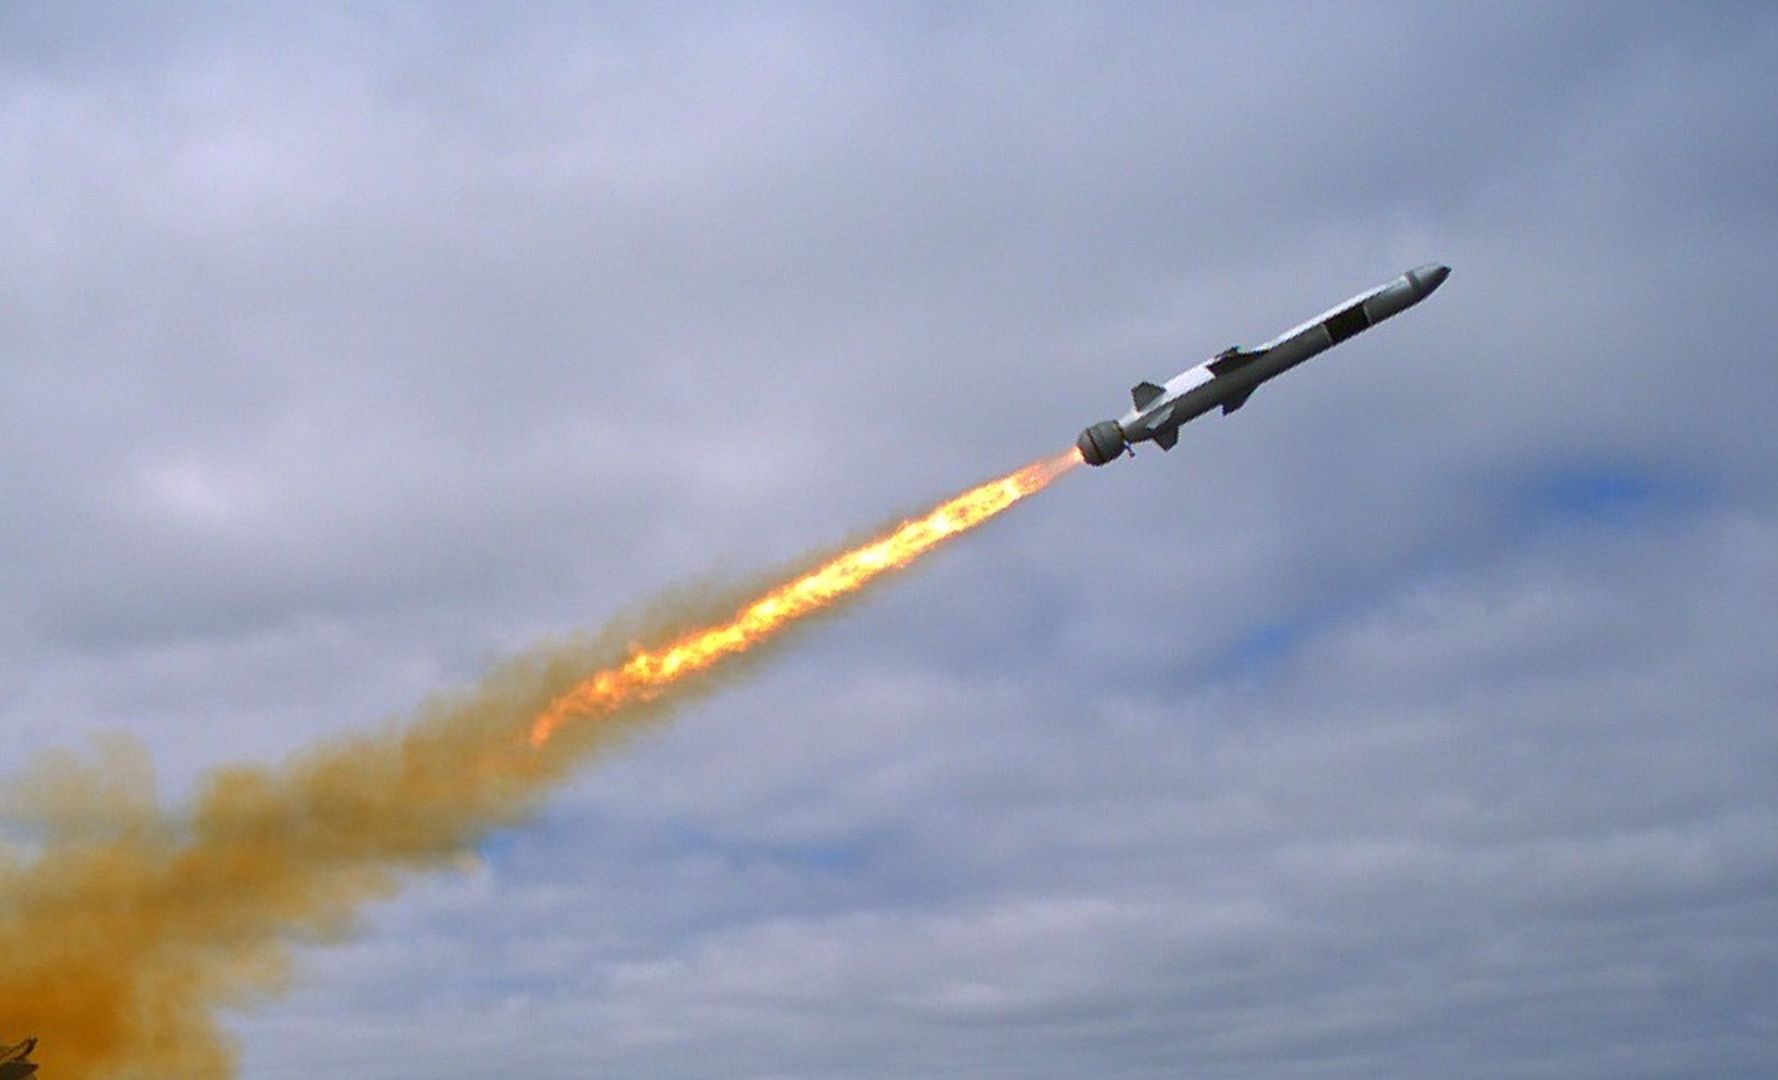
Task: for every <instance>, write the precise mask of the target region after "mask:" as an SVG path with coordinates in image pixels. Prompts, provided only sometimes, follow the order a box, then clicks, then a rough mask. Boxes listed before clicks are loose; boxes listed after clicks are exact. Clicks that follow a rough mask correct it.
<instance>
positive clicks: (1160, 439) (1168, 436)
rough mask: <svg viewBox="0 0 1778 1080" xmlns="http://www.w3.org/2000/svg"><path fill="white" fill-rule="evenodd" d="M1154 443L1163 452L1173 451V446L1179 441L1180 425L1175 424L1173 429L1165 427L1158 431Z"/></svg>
mask: <svg viewBox="0 0 1778 1080" xmlns="http://www.w3.org/2000/svg"><path fill="white" fill-rule="evenodd" d="M1154 441H1155V444H1156V445H1157V446H1159V447H1160V448H1161V449H1162V450H1171V449H1173V444H1174V443H1176V442H1178V441H1179V425H1178V424H1174V425H1173V426H1172V427H1164V428H1161V429H1160V430H1158V431H1156V432H1155V433H1154Z"/></svg>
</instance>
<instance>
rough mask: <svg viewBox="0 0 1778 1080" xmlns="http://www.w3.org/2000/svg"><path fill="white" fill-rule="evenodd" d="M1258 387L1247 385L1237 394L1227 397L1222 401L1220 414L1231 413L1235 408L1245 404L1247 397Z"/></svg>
mask: <svg viewBox="0 0 1778 1080" xmlns="http://www.w3.org/2000/svg"><path fill="white" fill-rule="evenodd" d="M1258 389H1259V387H1257V386H1249V387H1248V388H1247V389H1245V390H1243V391H1241V392H1240V393H1239V394H1236V395H1235V396H1234V397H1232V398H1229V399H1228V400H1227V401H1224V402H1223V403H1222V415H1224V416H1227V415H1228V414H1229V413H1232V412H1234V411H1235V410H1236V409H1239V408H1240V407H1241V406H1243V405H1245V404H1247V399H1248V398H1250V397H1252V396H1253V392H1254V391H1255V390H1258Z"/></svg>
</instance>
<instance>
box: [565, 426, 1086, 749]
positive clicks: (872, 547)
mask: <svg viewBox="0 0 1778 1080" xmlns="http://www.w3.org/2000/svg"><path fill="white" fill-rule="evenodd" d="M1080 463H1081V457H1080V453H1079V451H1077V450H1069V451H1067V452H1066V453H1062V454H1057V455H1056V456H1054V457H1050V458H1045V459H1043V460H1041V461H1036V462H1033V463H1032V464H1030V465H1027V466H1025V467H1024V468H1022V469H1017V470H1015V471H1013V472H1010V473H1007V474H1006V475H1005V476H1002V477H1000V478H998V479H995V480H990V481H988V482H987V483H985V484H980V485H978V486H976V487H973V488H971V489H969V490H968V491H965V492H964V493H963V494H961V495H958V496H956V497H955V498H952V499H949V500H947V501H945V502H943V503H940V504H939V505H938V506H937V507H936V508H934V509H933V510H932V511H931V512H929V513H927V514H925V515H924V516H922V517H917V518H912V519H910V520H908V521H904V522H902V523H901V524H900V525H897V526H896V527H895V528H893V529H891V530H890V531H889V532H887V533H885V534H884V535H882V536H880V537H878V538H876V539H874V540H871V541H870V542H868V543H865V544H861V545H859V546H858V547H855V548H853V549H851V550H850V551H845V552H842V553H840V554H839V555H836V556H834V557H833V558H832V559H829V560H828V561H827V562H825V563H823V564H822V565H821V566H819V567H817V568H815V569H814V570H811V571H809V572H808V573H806V574H804V575H803V576H801V577H799V578H797V579H795V580H793V581H790V582H787V583H785V584H783V585H779V586H777V587H776V588H774V589H771V590H770V591H768V592H767V593H765V594H764V595H763V596H761V597H759V598H758V599H756V600H754V601H753V602H751V603H749V604H748V605H747V606H746V607H743V608H742V609H741V610H740V611H738V612H736V613H735V615H734V617H733V618H731V619H729V620H728V621H726V622H722V623H718V624H716V625H714V626H708V627H704V628H702V629H699V630H694V631H692V632H690V633H688V634H685V635H684V636H682V637H680V638H679V639H678V640H676V641H674V642H672V643H670V644H668V645H666V646H663V647H661V648H658V649H641V648H637V649H635V650H634V651H633V652H632V654H631V656H630V658H629V659H628V660H626V661H625V662H624V663H623V665H622V666H620V667H615V668H607V669H606V670H604V671H601V672H599V673H597V674H595V675H593V676H591V677H589V678H587V679H586V680H584V681H583V682H581V683H580V684H579V685H578V686H576V687H574V688H573V689H572V690H570V691H568V692H567V693H566V694H563V695H562V696H561V697H559V698H557V699H556V700H555V701H554V702H552V703H551V704H550V706H549V708H547V709H545V710H544V711H543V713H542V714H541V715H539V716H538V717H537V720H536V722H535V723H534V724H533V725H532V727H531V744H532V745H533V746H542V745H543V744H544V743H546V742H548V741H549V738H550V736H551V735H553V734H555V732H556V730H557V729H558V728H560V727H561V726H562V725H563V724H565V723H567V722H568V721H570V720H574V719H580V718H587V719H592V718H597V717H599V716H603V715H606V714H609V713H611V712H614V711H616V710H618V709H621V708H623V707H624V706H626V705H630V704H634V703H637V702H643V701H648V700H650V699H651V698H653V697H655V696H656V695H658V694H659V693H661V692H662V691H663V690H664V689H665V688H666V687H668V686H670V685H672V684H673V683H675V682H677V681H679V680H680V679H684V678H686V677H687V676H690V675H695V674H697V673H699V672H701V671H704V670H705V669H707V668H709V667H710V666H711V665H713V664H717V663H719V662H721V661H722V660H724V659H726V658H728V657H730V656H735V655H737V654H739V653H744V652H746V651H747V650H748V649H750V648H752V647H753V646H754V645H756V644H758V643H760V642H762V641H764V640H766V639H768V638H770V637H772V636H773V635H774V634H776V633H778V632H779V631H780V630H782V629H784V628H785V627H787V626H789V625H790V624H792V623H794V622H796V621H797V620H798V619H801V618H804V617H805V616H808V615H812V614H814V613H815V612H817V611H820V610H821V609H823V608H825V607H827V606H828V605H830V604H832V603H833V602H834V601H836V600H838V599H840V598H841V597H843V596H846V595H847V594H849V593H854V592H857V591H858V590H859V589H862V588H863V587H865V586H866V585H869V584H870V583H871V582H872V581H874V580H876V578H878V577H879V576H881V575H883V574H886V573H889V572H891V571H894V570H900V569H902V568H903V567H905V566H907V565H909V564H910V563H912V562H914V561H915V560H916V559H918V558H919V557H920V556H922V555H924V554H926V553H927V552H929V551H931V550H932V549H933V548H935V547H937V546H938V545H940V544H942V543H944V542H945V541H946V540H948V539H950V538H951V537H953V536H957V535H959V534H961V533H965V532H968V531H969V530H971V529H973V528H975V527H976V526H977V525H980V524H981V523H982V522H984V521H987V520H988V519H989V518H991V517H993V516H994V515H996V514H998V513H1000V512H1001V511H1003V510H1005V509H1006V508H1008V507H1010V506H1011V505H1013V504H1014V503H1016V502H1018V501H1019V500H1020V499H1023V498H1025V497H1026V496H1028V495H1033V494H1035V493H1037V492H1039V491H1042V490H1043V489H1044V488H1045V487H1048V486H1049V484H1050V483H1051V481H1053V480H1055V479H1056V478H1057V477H1059V476H1061V475H1062V474H1063V473H1066V472H1067V471H1068V470H1069V469H1072V468H1074V467H1075V466H1076V465H1079V464H1080Z"/></svg>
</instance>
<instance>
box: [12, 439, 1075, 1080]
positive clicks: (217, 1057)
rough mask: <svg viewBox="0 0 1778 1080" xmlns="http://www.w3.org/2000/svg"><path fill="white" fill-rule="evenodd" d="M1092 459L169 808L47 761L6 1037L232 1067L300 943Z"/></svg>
mask: <svg viewBox="0 0 1778 1080" xmlns="http://www.w3.org/2000/svg"><path fill="white" fill-rule="evenodd" d="M1078 463H1079V458H1078V456H1077V455H1076V454H1075V453H1074V452H1073V451H1070V452H1068V453H1067V454H1064V455H1060V456H1057V457H1054V458H1049V459H1045V460H1043V461H1039V462H1036V463H1034V464H1032V465H1030V466H1027V467H1025V468H1023V469H1019V470H1017V471H1015V472H1012V473H1009V474H1008V475H1006V476H1003V477H1000V478H998V479H996V480H992V481H989V482H988V483H986V484H982V485H980V486H978V487H976V488H973V489H971V490H970V491H967V492H965V493H964V494H962V495H959V496H957V497H956V498H954V499H951V500H948V501H946V502H945V503H943V504H941V505H939V506H938V507H936V508H935V509H933V510H932V511H931V512H930V513H927V514H925V515H923V516H921V517H918V518H914V519H912V520H909V521H906V522H904V523H902V524H901V525H899V526H896V527H895V528H893V529H890V530H889V531H887V532H885V533H884V534H883V535H882V536H880V537H878V538H877V539H874V540H871V541H869V542H868V543H865V544H863V545H861V546H859V547H856V548H853V549H852V550H850V551H846V552H844V553H842V554H839V555H837V556H834V557H832V558H828V559H826V560H824V561H822V562H821V563H820V564H819V565H817V566H815V567H814V568H812V569H809V570H807V571H806V572H802V573H799V574H797V575H795V576H793V577H792V578H791V579H790V580H789V581H787V582H785V583H783V584H780V585H777V586H775V587H772V588H768V589H766V590H765V591H764V592H762V593H760V594H758V595H757V597H756V598H755V599H753V600H751V601H742V600H741V599H740V597H739V596H738V595H733V594H730V595H725V596H722V597H712V596H707V595H705V596H681V597H678V598H673V599H668V600H662V601H657V602H655V603H653V604H651V605H649V606H648V607H647V608H646V609H645V610H643V611H642V612H641V613H640V615H639V616H638V617H636V618H633V619H630V620H627V621H623V622H621V623H620V624H614V625H612V626H609V627H607V628H606V630H605V631H603V632H601V633H600V634H598V635H595V636H592V637H589V638H584V639H580V640H577V641H575V642H571V643H569V644H565V645H560V644H559V645H552V646H546V647H540V648H537V649H534V650H532V651H531V652H529V653H527V654H526V655H524V656H521V657H519V658H518V659H516V660H513V661H510V662H508V663H506V664H505V665H503V666H501V667H500V668H499V669H498V670H496V671H495V672H493V673H492V674H491V675H489V676H488V677H486V678H484V679H483V680H482V681H481V683H480V684H478V685H477V686H475V687H474V688H472V689H470V690H468V691H465V692H459V693H457V694H454V695H450V696H446V697H441V698H439V699H437V700H434V701H431V702H428V703H426V704H425V705H423V706H422V707H421V708H420V710H419V711H418V713H417V715H416V716H415V717H414V718H412V720H411V722H409V723H407V724H405V725H402V726H390V727H386V728H385V729H383V730H381V731H376V732H371V733H365V734H359V735H354V736H350V737H346V738H341V739H336V740H332V741H330V742H327V743H324V744H322V745H320V746H317V747H315V748H313V749H310V750H307V751H304V752H302V753H298V754H296V755H294V756H292V757H291V758H290V759H289V760H287V761H286V762H284V763H283V764H281V765H278V766H275V767H261V766H231V767H228V768H224V769H219V770H216V771H215V772H213V773H211V774H210V775H209V776H207V777H206V778H205V779H204V780H203V782H202V783H201V785H200V787H199V790H198V793H197V797H196V801H195V803H194V805H193V806H192V807H191V808H189V810H187V811H185V812H183V813H181V814H177V815H171V814H168V813H166V812H164V811H162V810H161V808H160V807H159V805H158V803H157V799H156V797H155V792H154V784H153V776H152V771H151V770H150V768H149V766H148V764H147V760H146V757H145V755H143V754H142V753H141V752H140V751H139V750H136V749H133V748H131V747H129V746H113V747H111V748H109V749H107V750H105V751H104V752H102V753H101V754H100V756H99V758H98V760H97V761H96V762H84V761H81V760H79V759H76V758H74V757H73V756H72V755H67V754H56V755H51V756H50V757H49V758H47V759H46V760H44V761H42V762H40V763H39V764H38V766H37V767H36V768H35V769H34V770H32V771H31V772H30V773H28V774H27V775H26V776H25V777H23V778H21V779H20V780H18V781H16V782H14V783H12V784H10V785H7V786H5V787H4V788H0V810H3V811H4V812H5V814H6V816H7V817H8V818H9V819H10V820H11V821H12V822H13V823H14V824H15V825H23V826H24V827H25V829H26V830H27V831H28V832H29V833H30V834H31V835H32V840H31V842H30V843H29V844H27V845H25V846H23V847H22V848H21V847H13V848H8V847H7V846H6V845H5V844H3V843H0V1026H3V1027H4V1031H0V1034H3V1035H5V1036H6V1037H8V1038H12V1039H17V1038H20V1037H23V1036H26V1035H36V1036H38V1037H40V1039H41V1044H40V1046H39V1047H38V1051H37V1060H38V1061H41V1062H42V1063H44V1064H45V1065H46V1066H48V1068H47V1069H46V1072H48V1071H50V1070H53V1072H54V1075H55V1076H56V1077H57V1078H58V1080H132V1078H156V1080H158V1078H162V1077H179V1078H180V1080H222V1078H226V1077H229V1076H232V1075H233V1073H234V1071H235V1063H234V1055H233V1052H232V1050H231V1048H230V1046H229V1043H228V1040H227V1039H226V1038H225V1037H224V1035H223V1033H222V1032H221V1030H220V1029H219V1028H218V1026H217V1023H216V1019H215V1011H216V1010H217V1009H218V1008H219V1007H223V1006H240V1005H245V1004H251V1003H253V1002H255V1001H257V1000H260V999H263V998H265V997H267V996H269V995H272V994H275V993H277V992H278V991H279V990H280V989H281V987H282V986H283V985H284V983H285V982H286V981H287V979H288V976H289V968H290V948H291V946H292V945H293V944H298V943H302V942H317V941H327V940H332V939H336V938H338V937H339V936H341V935H343V934H345V933H348V932H349V931H350V930H351V928H352V924H353V919H354V917H355V916H356V914H357V912H358V911H359V910H360V909H361V908H362V907H363V905H364V904H365V903H367V902H369V901H371V900H375V899H379V898H383V897H387V896H389V895H391V894H393V893H394V892H395V891H396V889H397V888H398V886H399V885H400V882H401V878H402V875H404V874H409V873H413V872H415V871H421V870H429V869H440V868H445V867H451V866H458V865H462V863H463V862H464V860H465V859H466V858H468V857H469V856H470V855H471V853H472V852H473V848H474V845H475V843H476V842H477V841H478V840H479V839H481V838H482V837H484V836H486V835H487V834H488V833H489V832H490V831H492V830H494V829H498V828H502V827H508V826H512V825H515V824H518V823H519V822H521V821H522V820H524V818H525V817H526V815H528V814H529V813H531V812H532V811H533V810H534V809H535V808H536V807H537V805H538V803H539V802H540V801H541V799H542V798H543V796H544V795H545V794H547V793H548V791H549V790H550V789H551V788H552V787H553V786H554V784H555V782H556V781H558V780H560V779H562V778H563V777H565V776H566V775H568V774H569V773H570V771H571V770H572V769H573V768H574V767H575V766H577V765H579V764H581V763H582V762H584V761H585V760H586V759H587V758H589V757H591V756H592V755H594V754H596V753H598V752H600V751H601V750H604V749H608V748H610V747H612V746H614V745H616V744H618V743H619V742H620V741H621V740H622V739H624V738H625V737H626V736H627V735H628V734H629V733H631V732H634V731H635V730H637V729H638V728H639V727H640V726H642V725H645V724H648V723H652V722H657V721H659V720H660V719H661V718H663V717H664V716H665V715H666V714H667V712H668V711H669V710H670V709H671V708H673V707H674V706H676V705H679V704H683V703H685V702H687V701H689V700H691V699H693V698H694V697H695V696H697V695H699V694H702V693H706V692H708V691H710V690H711V689H713V688H714V687H715V686H717V685H718V680H717V679H716V676H717V675H718V674H719V673H721V672H725V671H726V672H733V671H735V670H737V669H738V666H739V665H738V663H737V661H739V660H741V659H742V658H743V657H744V656H758V655H760V654H761V653H763V652H764V651H766V649H765V647H766V646H767V645H769V644H770V643H772V642H774V641H775V640H776V641H782V640H784V634H783V631H785V630H786V629H788V628H789V627H790V626H792V625H794V624H795V623H796V622H797V621H798V620H800V619H805V618H807V617H808V616H811V615H815V614H817V613H820V612H823V611H832V610H835V609H836V608H837V607H838V606H839V605H840V604H841V603H843V602H844V601H845V600H846V599H847V598H849V597H856V596H859V595H861V590H863V589H864V587H865V586H867V585H869V584H870V583H871V582H873V581H877V580H880V579H881V578H882V576H883V575H885V574H888V573H891V572H892V571H895V570H898V569H900V568H903V567H906V566H908V565H909V564H910V563H912V562H913V561H915V560H916V559H918V558H919V557H920V556H921V555H922V554H924V553H926V552H928V551H931V550H932V549H933V548H935V547H937V546H938V545H940V544H942V543H943V542H944V541H945V540H946V539H949V538H951V537H955V536H957V535H959V534H961V533H963V532H966V531H968V530H969V529H972V528H974V527H975V526H977V525H980V524H981V523H982V522H984V521H986V520H988V519H989V518H991V517H993V516H994V515H996V514H999V513H1000V512H1002V511H1003V510H1005V509H1007V508H1008V507H1010V506H1012V505H1013V504H1014V503H1016V502H1018V501H1019V500H1021V499H1023V498H1025V497H1026V496H1028V495H1031V494H1033V493H1034V492H1036V491H1039V490H1041V489H1042V488H1043V487H1044V486H1045V485H1047V484H1048V483H1050V482H1051V481H1052V480H1054V479H1055V478H1056V477H1058V476H1060V475H1061V474H1063V473H1064V472H1066V471H1068V470H1069V469H1070V468H1072V467H1074V466H1075V465H1077V464H1078ZM724 612H728V613H732V614H730V615H729V616H728V617H727V618H722V617H721V616H722V614H723V613H724ZM636 641H643V642H649V641H652V642H665V643H666V644H664V645H659V646H656V647H640V646H636V645H634V644H631V643H632V642H636ZM588 672H593V674H591V675H588V674H587V673H588Z"/></svg>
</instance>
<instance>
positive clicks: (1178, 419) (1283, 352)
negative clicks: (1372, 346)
mask: <svg viewBox="0 0 1778 1080" xmlns="http://www.w3.org/2000/svg"><path fill="white" fill-rule="evenodd" d="M1450 273H1451V268H1450V267H1448V266H1440V265H1439V264H1437V263H1427V264H1426V265H1425V266H1419V267H1415V268H1414V269H1412V270H1409V271H1408V272H1407V273H1405V274H1403V275H1401V276H1400V277H1398V278H1395V279H1394V280H1392V281H1387V282H1384V283H1383V284H1381V285H1379V286H1377V287H1376V288H1374V289H1371V290H1369V291H1367V292H1362V293H1359V294H1358V295H1357V296H1354V297H1353V298H1352V299H1350V300H1347V301H1346V302H1345V303H1343V304H1340V305H1339V306H1337V307H1334V308H1330V309H1329V310H1327V311H1325V312H1323V313H1322V314H1320V315H1317V316H1315V317H1314V318H1313V319H1310V320H1309V321H1308V322H1306V323H1303V324H1302V325H1301V326H1297V327H1294V328H1292V329H1290V330H1287V331H1285V332H1284V333H1283V334H1281V335H1279V336H1278V337H1275V338H1273V339H1272V340H1271V341H1268V342H1266V343H1265V344H1264V345H1260V346H1257V347H1256V348H1253V349H1242V348H1240V347H1239V346H1235V345H1231V346H1229V347H1228V348H1227V349H1224V350H1223V351H1222V352H1219V353H1217V354H1216V355H1215V356H1213V357H1211V358H1210V359H1209V360H1207V361H1205V362H1204V363H1202V364H1199V365H1198V366H1197V367H1195V368H1192V369H1191V370H1190V371H1186V372H1182V373H1180V374H1179V375H1175V376H1174V377H1173V378H1172V379H1171V380H1169V381H1168V382H1167V384H1166V385H1165V386H1156V385H1155V384H1154V383H1149V382H1143V383H1137V384H1136V385H1135V386H1133V387H1131V388H1130V398H1131V400H1132V401H1133V402H1134V403H1135V407H1134V408H1132V409H1131V410H1130V411H1129V412H1127V413H1125V414H1124V415H1123V417H1122V418H1121V419H1117V420H1103V421H1100V422H1099V423H1097V424H1094V425H1093V426H1092V427H1089V428H1087V429H1086V430H1085V431H1082V432H1081V433H1080V438H1079V439H1078V440H1076V441H1075V446H1077V447H1079V449H1080V456H1081V457H1082V458H1084V459H1085V460H1086V463H1087V464H1088V465H1103V464H1105V463H1106V462H1107V461H1110V460H1111V459H1112V458H1114V457H1117V456H1118V455H1119V454H1122V453H1124V452H1125V451H1126V450H1127V449H1128V448H1129V446H1130V444H1131V443H1139V442H1142V441H1144V440H1153V441H1154V443H1155V444H1156V445H1158V446H1159V447H1160V448H1161V449H1162V450H1171V449H1173V444H1174V443H1175V442H1177V441H1179V425H1181V424H1183V423H1185V422H1186V421H1188V420H1193V419H1195V418H1197V417H1199V416H1202V415H1204V414H1205V413H1207V412H1209V411H1210V410H1211V409H1214V408H1216V407H1217V406H1218V405H1220V406H1222V411H1223V415H1225V416H1226V415H1228V414H1229V413H1232V412H1234V411H1235V410H1236V409H1239V408H1240V407H1241V406H1243V405H1245V404H1246V403H1247V398H1248V396H1249V395H1251V394H1252V393H1253V391H1254V388H1255V387H1257V386H1259V384H1260V383H1263V382H1265V381H1266V380H1268V379H1271V378H1274V377H1276V376H1278V375H1281V374H1283V373H1284V372H1286V371H1289V370H1290V369H1291V368H1293V367H1296V366H1297V365H1298V364H1300V363H1302V362H1303V361H1304V360H1307V359H1309V358H1310V357H1311V356H1314V355H1316V354H1317V353H1319V352H1322V351H1323V350H1326V349H1330V348H1332V347H1333V346H1335V345H1338V344H1339V343H1340V342H1342V341H1345V340H1346V339H1347V338H1349V337H1352V336H1353V335H1354V334H1357V333H1359V332H1361V331H1363V330H1367V329H1369V328H1370V327H1372V326H1375V325H1376V324H1377V323H1380V322H1382V321H1383V320H1384V319H1387V318H1389V316H1391V315H1395V314H1398V313H1399V312H1403V311H1406V310H1407V309H1408V308H1411V307H1413V306H1414V305H1415V304H1418V303H1419V302H1420V301H1422V300H1424V299H1426V298H1427V297H1428V296H1431V295H1432V291H1433V290H1434V289H1436V288H1438V287H1439V286H1440V285H1443V284H1444V282H1445V278H1446V277H1448V276H1450Z"/></svg>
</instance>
